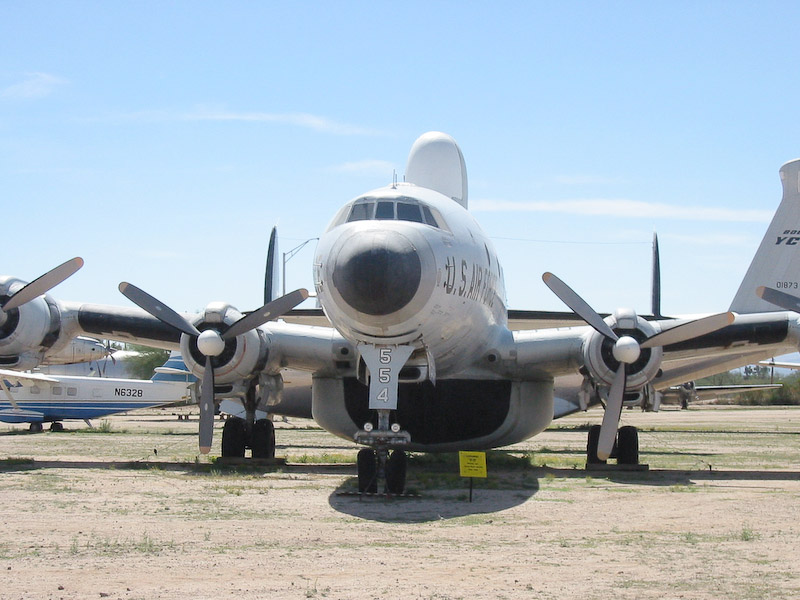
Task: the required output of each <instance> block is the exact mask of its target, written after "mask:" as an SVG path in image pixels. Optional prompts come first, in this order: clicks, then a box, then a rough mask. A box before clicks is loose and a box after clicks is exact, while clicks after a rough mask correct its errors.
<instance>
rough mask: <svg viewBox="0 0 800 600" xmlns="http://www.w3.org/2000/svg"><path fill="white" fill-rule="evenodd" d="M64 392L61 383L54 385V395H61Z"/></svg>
mask: <svg viewBox="0 0 800 600" xmlns="http://www.w3.org/2000/svg"><path fill="white" fill-rule="evenodd" d="M63 393H64V388H62V387H61V386H60V385H54V386H53V396H60V395H61V394H63Z"/></svg>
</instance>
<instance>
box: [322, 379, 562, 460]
mask: <svg viewBox="0 0 800 600" xmlns="http://www.w3.org/2000/svg"><path fill="white" fill-rule="evenodd" d="M312 412H313V415H314V419H315V420H316V421H317V423H319V424H320V425H321V426H322V427H324V428H325V429H326V430H328V431H330V432H331V433H333V434H334V435H337V436H339V437H342V438H345V439H349V440H352V439H353V436H354V435H355V434H356V432H357V431H358V430H359V429H361V427H362V426H363V425H364V423H365V422H372V421H373V420H374V418H375V417H374V411H370V410H369V395H368V388H367V386H365V385H363V384H361V383H360V382H358V380H356V379H355V378H344V379H334V378H316V379H315V380H314V384H313V389H312ZM552 418H553V382H552V380H550V381H542V382H511V381H507V380H505V381H504V380H497V381H491V380H470V379H445V380H439V381H437V384H436V385H435V386H434V385H433V384H431V383H430V382H427V381H426V382H423V383H413V384H401V385H400V389H399V390H398V409H397V411H395V412H393V414H392V419H393V420H394V421H396V422H398V423H399V424H400V425H401V427H403V429H404V430H406V431H408V432H409V433H410V435H411V444H410V445H409V446H407V447H406V449H408V450H417V451H426V452H437V451H438V452H451V451H455V450H468V449H488V448H496V447H500V446H506V445H509V444H514V443H516V442H519V441H522V440H525V439H527V438H529V437H531V436H533V435H535V434H537V433H539V432H540V431H542V430H544V429H545V428H546V427H547V426H548V425H549V424H550V422H551V421H552Z"/></svg>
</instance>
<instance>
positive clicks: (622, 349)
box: [612, 335, 642, 365]
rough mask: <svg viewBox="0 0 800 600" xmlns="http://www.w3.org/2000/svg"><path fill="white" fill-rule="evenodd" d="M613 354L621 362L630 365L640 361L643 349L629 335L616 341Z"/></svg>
mask: <svg viewBox="0 0 800 600" xmlns="http://www.w3.org/2000/svg"><path fill="white" fill-rule="evenodd" d="M612 352H613V354H614V358H616V359H617V360H618V361H619V362H621V363H625V364H626V365H630V364H633V363H635V362H636V361H637V360H638V359H639V355H640V354H641V352H642V349H641V347H640V346H639V342H637V341H636V340H635V339H633V338H632V337H631V336H629V335H624V336H622V337H621V338H619V339H618V340H617V341H616V343H615V344H614V349H613V350H612Z"/></svg>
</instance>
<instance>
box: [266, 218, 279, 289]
mask: <svg viewBox="0 0 800 600" xmlns="http://www.w3.org/2000/svg"><path fill="white" fill-rule="evenodd" d="M279 256H280V255H279V254H278V228H277V227H273V228H272V233H270V234H269V244H268V245H267V268H266V269H265V270H264V304H267V303H268V302H272V301H273V300H275V299H276V298H277V297H278V293H279V292H278V278H279V277H280V262H278V257H279Z"/></svg>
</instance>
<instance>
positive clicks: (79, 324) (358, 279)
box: [0, 132, 800, 493]
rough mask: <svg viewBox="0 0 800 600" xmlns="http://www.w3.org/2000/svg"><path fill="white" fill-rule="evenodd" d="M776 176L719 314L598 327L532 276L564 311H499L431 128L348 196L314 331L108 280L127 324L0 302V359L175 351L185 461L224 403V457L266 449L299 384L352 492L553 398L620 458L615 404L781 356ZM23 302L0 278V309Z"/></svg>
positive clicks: (393, 488)
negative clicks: (51, 346)
mask: <svg viewBox="0 0 800 600" xmlns="http://www.w3.org/2000/svg"><path fill="white" fill-rule="evenodd" d="M781 179H782V181H783V189H784V194H783V200H782V202H781V204H780V206H779V207H778V210H777V212H776V215H775V218H774V219H773V222H772V224H771V225H770V226H769V228H768V230H767V234H766V236H765V238H764V241H763V242H762V244H761V246H760V248H759V250H758V252H757V254H756V256H755V258H754V260H753V262H752V264H751V266H750V268H749V270H748V271H747V274H746V275H745V277H744V280H743V281H742V283H741V285H740V288H739V291H738V293H737V294H736V296H735V298H734V299H733V302H732V304H731V305H730V307H729V308H728V310H727V311H724V312H721V313H719V314H715V315H710V316H706V317H703V318H695V317H690V318H667V317H662V316H661V315H656V316H654V317H651V318H646V317H642V316H640V315H637V314H636V313H635V312H634V311H632V310H629V309H618V310H616V311H615V312H614V313H613V314H612V315H610V316H608V317H606V318H602V317H601V316H600V315H599V314H598V313H596V312H595V311H594V310H593V309H592V308H591V307H590V306H589V305H588V304H587V303H586V302H585V301H584V300H583V299H581V297H580V296H579V295H578V294H577V293H576V292H574V291H573V290H572V289H571V288H570V287H569V286H567V285H566V284H565V283H564V282H562V281H561V280H560V279H559V278H558V277H556V276H555V275H553V274H552V273H545V274H544V275H543V280H544V282H545V283H546V284H547V286H548V287H549V288H550V289H551V290H552V291H553V292H554V293H555V294H556V295H557V296H558V297H559V298H561V299H562V300H563V301H564V303H565V304H566V305H567V306H568V307H569V308H570V309H571V310H572V311H573V313H574V314H570V313H539V312H515V311H508V310H507V307H506V295H505V285H504V273H503V270H502V268H501V266H500V261H499V257H498V256H497V253H496V252H495V250H494V248H493V245H492V243H491V240H489V238H488V237H487V236H486V235H485V234H484V232H483V231H482V230H481V228H480V227H479V225H478V224H477V222H476V221H475V219H474V218H473V217H472V215H471V214H470V212H469V210H468V198H467V173H466V168H465V164H464V158H463V155H462V153H461V150H460V148H459V147H458V145H457V144H456V142H455V141H454V140H453V139H452V138H451V137H450V136H447V135H445V134H442V133H438V132H431V133H427V134H425V135H423V136H421V137H420V138H419V139H418V140H417V141H416V142H415V143H414V145H413V147H412V149H411V152H410V154H409V158H408V163H407V167H406V176H405V181H404V182H402V183H396V182H395V183H392V184H390V185H388V186H386V187H383V188H380V189H377V190H373V191H370V192H367V193H365V194H362V195H359V196H357V197H356V198H354V199H353V200H351V201H349V202H347V203H346V204H345V205H344V206H343V207H342V208H341V209H340V210H339V211H338V212H337V213H336V215H335V216H334V218H333V220H332V221H331V222H330V225H329V226H328V228H327V229H326V231H325V232H324V233H323V234H322V235H321V237H320V239H319V242H318V245H317V248H316V252H315V258H314V264H313V277H314V284H315V288H316V293H317V298H318V301H319V304H320V306H321V308H322V311H323V312H324V316H325V317H326V318H327V321H328V322H329V324H330V325H329V326H324V325H323V326H314V325H309V324H306V323H303V322H302V320H303V317H304V311H292V308H294V307H295V306H297V304H299V303H300V302H301V301H302V300H303V299H305V298H306V297H307V296H308V293H307V292H306V290H297V291H294V292H291V293H290V294H287V295H285V296H282V297H280V298H277V299H276V300H273V301H271V302H268V303H267V304H265V305H264V306H263V307H262V308H260V309H258V310H256V311H253V312H251V313H249V314H247V315H246V316H242V314H241V313H240V312H238V311H237V310H236V309H235V308H233V307H232V306H230V305H229V304H226V303H222V302H213V303H211V304H209V305H208V306H207V307H206V309H205V310H204V311H203V312H202V313H200V314H187V315H180V314H178V313H176V312H174V311H172V310H171V309H169V308H168V307H167V306H166V305H165V304H164V303H162V302H160V301H159V300H157V299H155V298H154V297H153V296H150V295H149V294H147V293H145V292H143V291H142V290H140V289H139V288H137V287H136V286H134V285H131V284H130V283H126V282H123V283H121V284H120V286H119V288H120V291H121V292H122V293H123V294H124V295H125V296H126V297H127V298H128V299H130V300H131V301H133V302H134V303H135V304H137V305H138V306H139V307H141V308H142V309H143V310H139V309H135V308H122V307H115V306H105V305H96V304H82V303H68V302H59V301H56V300H54V299H52V298H50V297H49V296H44V297H42V296H41V294H45V292H47V291H48V290H49V289H50V287H52V286H50V287H47V286H44V285H40V286H38V287H37V288H36V289H35V290H34V291H36V292H37V293H38V294H39V295H37V296H36V297H34V294H33V292H30V291H29V292H28V293H27V294H26V296H25V300H26V302H25V303H20V302H17V303H16V305H15V307H14V308H13V310H8V307H7V306H6V305H2V306H0V308H2V310H0V329H2V334H0V357H2V359H3V361H4V362H5V363H6V365H8V366H15V362H17V363H20V364H25V363H26V361H28V362H31V361H32V360H33V361H34V362H35V357H37V356H39V353H40V352H41V350H42V345H43V337H44V334H45V332H48V331H52V332H53V335H55V336H56V339H57V343H61V341H62V340H67V339H71V338H73V337H75V336H76V335H88V336H96V337H99V338H103V339H112V340H118V341H134V342H138V343H141V344H145V345H149V346H155V347H161V348H166V349H171V350H176V349H178V348H180V350H181V354H182V355H183V357H184V360H185V361H186V364H187V366H188V368H189V369H190V370H191V371H192V372H193V373H194V374H196V375H197V376H198V377H201V378H202V389H201V398H200V407H201V413H200V414H201V416H200V427H199V446H200V450H201V452H208V451H209V449H210V447H211V441H212V436H213V425H214V412H215V408H216V406H217V405H218V404H219V403H220V402H221V401H223V400H224V399H235V400H237V401H238V402H239V403H240V404H241V405H242V406H243V407H244V408H245V418H244V419H242V418H232V419H228V421H227V422H226V424H225V427H224V430H223V433H222V436H223V439H222V454H223V456H242V455H244V452H245V448H246V447H250V448H253V449H255V448H259V453H262V452H263V451H264V450H265V449H266V450H269V448H270V446H271V447H272V449H273V450H274V430H273V429H272V424H271V422H270V421H269V420H267V419H257V418H256V411H257V410H265V409H266V410H267V411H269V409H270V407H271V406H273V405H276V404H278V405H279V403H280V399H281V396H282V389H283V378H282V373H283V372H284V370H286V369H293V370H297V371H304V372H306V373H307V374H309V375H310V376H311V379H312V382H311V396H312V413H313V417H314V419H315V420H316V421H317V423H319V424H320V425H321V426H322V427H324V428H325V429H327V430H328V431H330V432H332V433H334V434H336V435H338V436H340V437H342V438H346V439H350V440H354V441H355V442H357V443H359V444H362V445H364V446H366V448H364V449H362V450H361V451H360V452H359V455H358V479H359V489H361V490H362V491H375V490H376V489H377V480H378V479H383V480H384V482H385V489H386V491H388V492H392V493H396V492H400V491H402V490H403V487H404V485H405V473H406V454H405V452H406V451H407V450H417V451H431V452H439V451H454V450H469V449H489V448H496V447H500V446H506V445H509V444H514V443H516V442H519V441H522V440H525V439H527V438H529V437H531V436H533V435H536V434H537V433H539V432H541V431H542V430H544V429H545V428H546V427H547V426H548V425H549V424H550V422H551V420H552V419H553V415H554V406H555V405H556V404H557V403H565V405H572V406H576V407H581V408H585V407H587V406H589V405H592V404H595V403H598V402H601V403H603V404H604V405H605V413H604V418H603V422H602V425H597V426H595V427H593V428H592V430H591V431H590V433H589V444H588V451H587V460H589V461H604V460H606V459H607V458H608V457H609V456H610V454H611V453H612V449H613V447H614V445H615V443H616V444H617V447H618V452H617V461H618V462H621V463H624V462H638V455H639V447H638V434H637V433H636V430H635V429H633V428H630V427H624V428H621V429H620V430H619V434H618V428H619V426H618V423H619V417H620V411H621V409H622V406H623V403H624V402H626V401H628V402H630V401H632V400H636V399H637V398H642V397H645V398H647V397H653V396H654V395H655V394H656V393H658V392H659V391H661V390H666V389H668V388H670V387H671V386H674V385H679V384H682V383H684V382H686V381H690V380H694V379H697V378H700V377H704V376H706V375H711V374H714V373H719V372H722V371H727V370H730V369H732V368H735V367H738V366H743V365H746V364H752V363H754V362H756V361H758V360H762V359H765V358H769V357H770V356H776V355H781V354H786V353H789V352H792V351H796V349H797V347H798V342H800V322H799V321H798V314H797V313H798V312H800V298H796V297H794V296H791V295H789V294H788V293H787V292H788V291H789V290H796V289H800V260H797V255H796V253H797V248H800V244H799V243H798V242H799V241H800V190H798V184H799V183H800V160H799V161H792V162H789V163H787V164H785V165H784V166H783V167H782V168H781ZM209 276H212V275H211V274H209ZM620 276H624V273H622V274H621V275H620ZM55 279H57V278H55ZM30 285H33V284H30ZM775 288H779V289H775ZM25 289H26V286H25V285H24V283H23V282H21V281H19V280H17V279H13V278H9V277H5V278H0V299H1V298H2V297H5V298H10V299H11V300H14V298H16V297H17V296H19V295H21V294H22V293H23V291H24V290H25ZM53 307H54V308H53ZM14 311H17V312H16V313H15V312H14ZM290 311H291V312H290ZM287 313H289V314H287ZM284 315H285V317H284V319H283V320H278V321H275V319H279V318H280V317H281V316H284ZM311 316H312V317H314V316H315V315H311ZM316 318H317V319H318V320H317V321H316V322H322V319H321V318H320V317H319V316H318V315H317V316H316ZM292 320H295V321H300V322H290V321H292ZM45 354H46V353H45ZM31 357H33V359H32V358H31ZM646 403H647V402H642V404H643V405H644V404H646ZM390 452H391V455H390Z"/></svg>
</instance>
